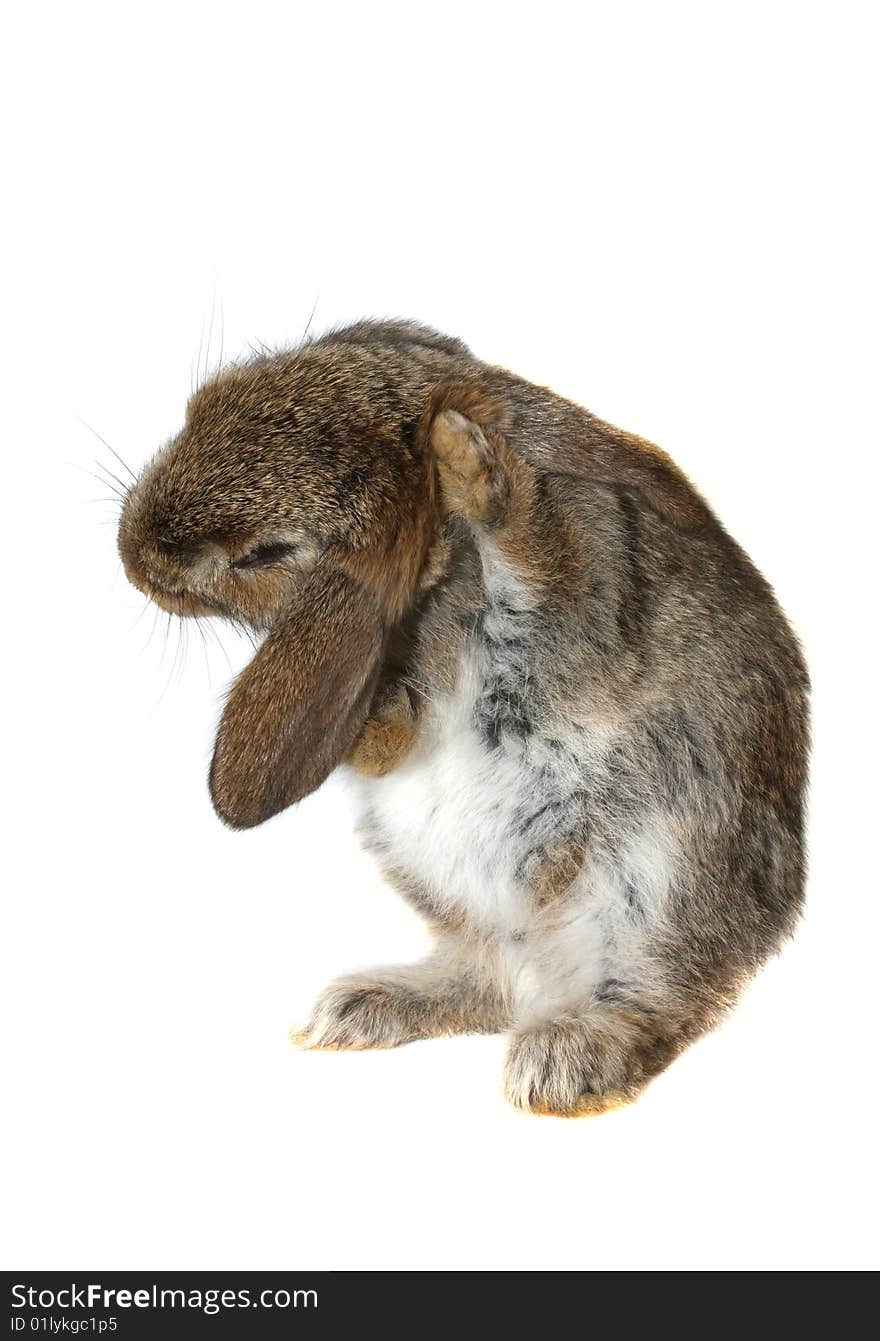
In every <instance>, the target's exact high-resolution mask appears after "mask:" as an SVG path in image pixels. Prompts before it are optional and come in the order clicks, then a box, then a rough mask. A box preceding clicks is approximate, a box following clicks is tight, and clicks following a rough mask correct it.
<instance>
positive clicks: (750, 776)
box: [119, 322, 808, 1114]
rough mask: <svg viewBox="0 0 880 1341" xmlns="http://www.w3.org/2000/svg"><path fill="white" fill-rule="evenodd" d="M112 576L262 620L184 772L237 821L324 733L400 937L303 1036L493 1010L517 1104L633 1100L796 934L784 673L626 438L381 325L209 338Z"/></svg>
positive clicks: (141, 485)
mask: <svg viewBox="0 0 880 1341" xmlns="http://www.w3.org/2000/svg"><path fill="white" fill-rule="evenodd" d="M119 545H120V550H121V553H122V557H123V560H124V562H125V567H126V570H127V572H128V575H129V577H130V578H131V580H132V581H133V582H134V583H135V584H136V585H137V586H138V587H140V588H141V589H142V590H143V591H145V592H147V593H148V595H150V596H152V597H153V599H154V600H156V601H157V602H158V603H159V604H160V605H162V606H163V608H166V609H169V610H172V611H174V612H175V613H177V614H180V615H188V614H201V613H212V614H217V615H220V616H227V617H230V618H234V619H236V620H240V621H242V620H243V621H246V622H247V623H249V624H250V625H252V626H253V627H254V628H255V629H258V630H261V631H264V632H265V635H266V636H265V638H264V640H263V642H262V644H261V646H260V648H259V650H258V652H257V654H256V656H255V657H254V659H253V661H252V662H251V664H250V665H249V666H248V667H247V669H246V670H245V671H244V672H243V673H242V674H241V675H240V676H239V678H238V680H237V681H236V682H235V684H234V685H233V687H232V690H231V693H230V695H229V699H228V702H227V704H226V708H225V711H224V713H223V717H222V720H221V723H220V728H219V731H218V735H217V743H216V748H215V752H214V759H213V763H212V766H211V775H210V787H211V795H212V797H213V800H214V805H215V807H216V809H217V811H218V813H219V814H220V816H221V817H222V818H223V819H224V820H225V821H226V822H227V823H228V824H230V825H232V826H233V827H247V826H250V825H254V824H259V823H262V821H264V820H266V819H269V818H270V817H271V816H272V815H275V814H277V812H278V811H280V810H283V809H284V808H285V807H286V806H288V805H290V804H291V803H292V802H294V801H297V800H299V799H300V798H301V797H303V796H305V795H306V794H307V793H309V792H311V791H312V790H314V788H316V787H318V786H319V785H320V784H321V782H322V781H323V780H324V779H325V778H326V776H327V775H328V774H329V773H330V772H331V770H332V769H334V768H336V767H337V766H338V765H340V764H342V763H343V762H344V761H347V765H348V766H349V767H352V768H353V769H354V770H355V771H356V775H357V785H358V791H359V795H360V800H361V804H362V811H363V822H362V829H363V833H364V835H365V839H366V842H367V844H368V846H369V847H370V848H371V849H372V850H373V851H374V852H375V853H376V854H377V855H378V857H379V859H380V861H381V863H382V865H383V869H384V871H385V873H386V875H387V877H388V879H389V880H390V881H391V882H392V884H394V885H395V886H396V887H397V888H398V889H399V890H400V892H401V893H402V894H403V895H404V896H405V897H406V898H408V899H409V900H410V901H411V902H412V903H413V904H414V905H415V907H416V908H417V909H418V910H419V911H420V912H421V913H423V914H424V916H426V917H427V918H428V919H429V921H430V922H431V924H432V927H433V929H434V932H435V948H434V950H433V952H432V954H431V955H430V956H429V957H428V959H427V960H426V961H424V962H423V963H420V964H416V965H413V966H407V967H400V968H390V969H384V970H378V971H376V972H373V973H368V974H358V975H354V976H350V977H347V978H343V979H340V980H339V981H337V982H336V983H334V984H332V985H331V986H330V987H329V988H328V989H327V990H326V991H325V992H324V993H323V994H322V996H321V998H320V999H319V1001H318V1002H317V1004H316V1006H315V1008H314V1011H313V1013H312V1016H311V1019H310V1020H309V1022H308V1024H307V1026H306V1028H305V1030H304V1032H303V1034H302V1035H301V1041H302V1042H303V1043H304V1044H305V1045H306V1046H312V1047H338V1048H369V1047H387V1046H393V1045H395V1044H398V1043H404V1042H407V1041H409V1040H411V1039H416V1038H427V1037H431V1036H437V1035H444V1034H453V1033H459V1032H462V1033H464V1032H477V1031H484V1032H485V1031H495V1030H500V1029H509V1030H510V1031H511V1036H510V1043H509V1048H508V1052H507V1060H506V1067H505V1086H506V1092H507V1094H508V1096H509V1098H510V1099H511V1100H512V1102H513V1103H514V1104H516V1105H518V1106H520V1107H522V1108H526V1109H530V1110H532V1111H533V1112H547V1113H559V1114H580V1113H594V1112H599V1111H602V1110H603V1109H606V1108H608V1107H611V1106H613V1105H615V1104H618V1103H621V1102H625V1101H627V1100H630V1099H632V1098H634V1097H635V1096H636V1095H637V1094H638V1092H639V1091H640V1089H641V1088H642V1087H643V1086H644V1085H645V1083H646V1082H647V1081H649V1080H650V1079H651V1077H652V1076H654V1075H656V1074H657V1072H659V1071H660V1070H662V1069H663V1067H665V1066H666V1065H667V1063H668V1062H669V1061H670V1060H671V1059H672V1058H673V1057H674V1056H675V1055H676V1053H678V1052H679V1051H680V1050H681V1049H682V1048H683V1047H685V1046H686V1045H687V1044H688V1042H690V1041H691V1040H692V1039H693V1038H695V1037H696V1036H697V1035H698V1034H699V1033H701V1032H702V1031H703V1030H705V1029H707V1028H709V1027H711V1026H712V1025H713V1024H714V1023H715V1022H716V1021H717V1020H718V1019H719V1018H720V1016H721V1015H722V1013H723V1012H724V1010H725V1009H726V1008H727V1007H729V1006H730V1005H731V1004H732V1003H733V1002H734V1001H735V999H736V997H737V994H738V992H739V991H740V989H741V987H742V985H743V984H744V983H745V982H746V980H747V979H748V978H749V976H750V975H751V974H752V973H753V972H754V971H755V970H756V969H757V967H758V966H759V965H760V964H761V963H762V962H763V961H764V960H766V959H767V957H768V956H769V955H771V954H773V953H774V951H776V950H777V949H778V948H779V946H780V944H781V942H782V941H783V939H784V938H785V937H786V936H787V935H788V934H789V933H790V931H791V930H792V928H793V926H794V924H795V922H796V920H797V916H798V913H799V910H800V907H801V900H802V886H803V874H804V854H803V799H804V788H805V778H806V757H807V691H808V683H807V676H806V672H805V669H804V664H803V661H802V658H801V654H800V651H799V649H798V645H797V643H796V641H795V638H794V636H793V635H792V633H791V631H790V629H789V627H788V625H787V623H786V621H785V618H784V616H783V615H782V613H781V611H780V609H779V607H778V605H777V604H776V601H775V599H774V597H773V593H772V591H771V589H770V587H769V586H768V585H767V583H766V582H765V581H764V579H763V578H762V577H761V576H760V574H759V573H758V572H756V570H755V569H754V567H753V566H752V564H751V563H750V562H749V560H748V558H747V557H746V556H745V555H744V554H743V552H742V551H741V550H740V549H739V547H738V546H737V545H736V544H735V542H734V541H733V540H731V538H730V537H729V536H728V535H727V533H726V532H725V530H724V529H723V527H722V526H721V524H720V523H719V522H718V521H717V520H716V518H715V517H714V516H713V514H712V513H711V512H710V510H709V508H708V507H707V506H706V504H705V503H704V502H703V501H702V499H701V498H700V497H699V495H698V494H697V493H696V492H695V491H694V490H693V488H692V487H691V485H690V484H689V483H688V481H687V480H686V479H685V478H684V476H683V475H682V474H681V472H680V471H679V470H678V469H677V467H676V466H675V465H674V464H673V463H672V461H670V459H669V458H668V457H667V456H665V455H664V454H663V453H662V452H661V451H659V450H658V449H657V448H656V447H653V446H652V445H651V444H649V443H646V442H643V441H642V440H640V439H638V438H635V437H632V436H631V435H629V434H626V433H623V432H621V431H620V430H618V429H614V428H611V427H610V426H609V425H607V424H604V423H602V422H601V421H600V420H598V419H596V418H594V417H593V416H592V415H590V414H589V413H587V412H586V411H585V410H583V409H581V408H580V407H578V406H576V405H573V404H571V403H570V402H568V401H565V400H562V399H561V398H560V397H558V396H556V395H554V394H553V393H552V392H550V391H548V390H546V389H543V388H538V387H535V386H532V385H530V384H529V383H527V382H525V381H523V380H522V379H520V378H518V377H515V376H514V375H513V374H511V373H509V372H506V371H504V370H503V369H500V368H495V367H490V366H488V365H486V364H483V363H481V362H479V361H478V360H476V359H474V358H473V357H472V355H471V354H470V353H469V351H468V350H467V349H466V348H465V347H464V346H463V345H462V344H460V343H459V342H458V341H457V340H452V339H447V338H445V337H443V336H440V335H437V334H436V333H435V332H433V331H430V330H427V329H425V328H423V327H420V326H417V325H415V324H412V323H406V322H394V323H385V322H363V323H360V324H358V325H355V326H352V327H349V328H348V329H347V330H342V331H337V332H334V333H332V334H330V335H327V336H324V337H323V338H322V339H319V340H316V341H313V342H311V343H307V344H305V345H304V346H303V347H302V348H300V349H296V350H294V351H291V352H288V353H281V354H278V355H275V356H272V357H261V358H257V359H255V360H253V361H252V362H249V363H245V364H241V365H238V366H234V367H231V368H229V369H228V370H226V371H225V372H223V373H222V374H220V375H218V376H217V377H216V378H215V379H214V380H213V381H211V382H210V383H209V384H208V385H206V386H204V387H202V388H201V389H200V390H199V391H198V392H197V393H196V395H195V396H194V397H193V399H192V401H191V402H190V405H189V407H188V411H187V417H186V422H185V424H184V427H183V429H182V430H181V432H180V434H179V435H178V437H177V438H176V439H175V440H174V441H173V442H172V443H171V444H170V446H168V447H166V448H165V449H164V450H163V451H162V452H161V453H160V454H159V455H158V456H157V457H156V459H155V460H154V461H153V462H152V463H151V464H150V465H149V466H148V467H147V468H146V469H145V470H144V472H143V474H142V476H141V478H140V479H139V481H138V482H137V484H136V485H135V486H134V487H133V489H132V490H131V492H130V494H129V497H128V500H127V502H126V505H125V508H124V512H123V516H122V520H121V524H120V531H119Z"/></svg>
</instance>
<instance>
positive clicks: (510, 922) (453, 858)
mask: <svg viewBox="0 0 880 1341" xmlns="http://www.w3.org/2000/svg"><path fill="white" fill-rule="evenodd" d="M481 678H482V677H481V666H480V659H479V658H476V657H475V658H469V657H465V659H464V660H463V661H462V663H461V665H460V668H459V676H458V682H457V686H456V693H455V695H454V696H453V697H447V698H441V699H439V700H437V701H435V703H434V704H433V705H432V708H431V712H430V715H429V717H428V719H427V721H426V722H424V723H423V725H422V727H421V733H422V739H421V741H420V743H419V745H418V746H417V747H416V749H415V750H414V751H413V753H412V755H411V756H410V757H409V759H408V760H407V761H406V762H405V763H404V764H403V765H402V767H400V768H398V769H396V770H395V771H394V772H393V773H390V774H389V775H388V776H387V777H384V778H377V779H359V780H358V782H359V788H360V795H361V801H362V805H363V808H364V812H365V815H364V818H365V821H366V824H367V826H368V828H369V830H370V832H371V833H372V834H373V835H374V836H375V838H376V839H377V840H378V841H379V842H380V843H381V845H382V847H383V849H384V850H385V851H386V852H387V854H388V856H389V859H390V860H391V862H392V864H396V865H399V866H400V867H401V868H402V869H404V870H406V871H407V872H411V873H412V874H415V875H417V876H418V877H419V879H420V880H421V881H422V882H423V883H424V884H425V885H426V886H427V887H428V888H429V890H430V893H431V896H432V899H433V900H434V901H435V902H436V903H437V904H438V905H439V906H441V907H444V908H446V909H448V910H449V911H457V912H461V913H465V914H466V915H467V917H468V918H469V919H470V920H472V921H474V922H476V923H477V924H478V925H480V926H481V927H483V928H484V929H485V930H486V931H488V932H492V933H495V934H498V933H501V934H507V935H515V934H516V933H517V932H518V931H520V930H522V929H524V927H525V924H526V922H527V920H528V915H529V901H528V898H527V893H526V888H525V885H524V881H523V879H522V866H523V862H524V859H525V858H526V855H527V853H528V850H529V846H530V843H531V842H533V838H532V837H531V836H530V834H529V831H528V827H526V828H525V831H524V829H523V817H524V815H527V814H528V812H529V809H530V808H531V809H537V808H538V807H539V806H540V800H539V790H540V789H543V790H544V791H546V790H547V789H548V787H552V786H553V779H552V773H550V772H549V771H548V769H547V767H546V763H545V764H544V765H543V766H542V768H541V769H540V774H539V773H538V771H537V770H536V769H535V767H534V766H530V764H529V762H528V758H527V752H526V751H525V750H524V748H523V746H522V745H521V744H519V743H518V742H516V741H510V742H499V743H497V744H496V745H495V746H494V747H492V746H491V745H490V744H488V743H487V741H486V739H485V736H484V734H482V733H481V732H480V730H479V729H478V726H477V724H476V721H475V713H474V704H475V700H476V697H477V695H478V693H479V690H480V685H481Z"/></svg>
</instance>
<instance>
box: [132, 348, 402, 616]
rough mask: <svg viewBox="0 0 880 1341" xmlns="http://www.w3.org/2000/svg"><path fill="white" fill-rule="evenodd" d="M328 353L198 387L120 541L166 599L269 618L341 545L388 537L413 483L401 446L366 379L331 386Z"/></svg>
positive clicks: (135, 493) (205, 610) (196, 608)
mask: <svg viewBox="0 0 880 1341" xmlns="http://www.w3.org/2000/svg"><path fill="white" fill-rule="evenodd" d="M321 362H322V361H321V359H319V358H315V357H312V358H311V359H308V358H303V357H301V356H300V357H295V356H290V357H282V358H281V359H276V360H271V361H269V360H266V361H263V362H258V363H254V364H250V365H247V366H244V367H236V368H233V369H231V370H230V371H228V372H226V373H225V374H223V375H222V376H221V377H218V378H217V379H215V380H214V381H212V382H210V383H209V384H208V385H206V386H204V387H202V388H201V389H200V390H199V391H198V392H197V393H196V394H195V395H194V396H193V398H192V400H191V401H190V403H189V406H188V408H187V414H186V421H185V423H184V426H183V428H182V430H181V432H180V433H179V434H178V436H177V437H176V438H175V439H174V440H173V441H172V442H171V443H170V444H169V445H168V446H167V447H165V448H164V449H163V450H162V451H161V452H160V453H159V454H158V456H157V457H156V458H155V459H154V460H153V461H152V462H151V463H150V464H149V465H148V466H147V467H146V469H145V470H144V471H143V473H142V475H141V477H140V479H139V480H138V482H137V484H136V485H135V486H134V487H133V489H132V490H131V492H130V494H129V497H128V499H127V502H126V505H125V508H124V510H123V515H122V519H121V523H120V528H119V549H120V553H121V555H122V559H123V562H124V564H125V570H126V573H127V574H128V577H129V578H130V580H131V581H132V582H133V583H134V584H135V586H137V587H139V588H140V589H141V590H142V591H144V592H145V593H146V594H147V595H148V596H150V597H151V598H152V599H153V600H154V601H156V603H157V604H158V605H160V606H162V608H163V609H166V610H170V611H172V612H173V613H174V614H178V615H184V616H186V615H203V614H204V615H207V614H221V615H227V616H231V617H232V618H235V619H243V620H246V621H247V622H249V623H251V624H253V625H255V626H257V627H260V628H265V627H267V626H269V625H270V624H271V623H272V622H273V621H274V620H275V618H276V617H277V615H278V614H279V612H280V611H281V610H282V609H283V608H284V606H285V605H286V604H287V603H288V601H289V600H290V599H291V597H292V596H293V595H294V594H295V592H296V589H297V585H298V584H299V583H300V582H301V581H302V578H303V576H304V575H305V574H307V573H308V572H309V570H310V569H311V567H312V566H313V565H314V563H315V562H316V560H317V559H318V557H319V555H320V554H321V553H322V552H323V551H324V550H325V549H327V548H328V547H329V546H342V547H344V548H349V549H351V550H353V551H357V550H359V549H362V548H365V547H366V548H369V547H373V546H375V544H376V542H377V541H379V542H380V543H381V539H382V532H383V531H384V530H386V529H388V528H389V526H390V522H391V510H392V509H391V507H390V506H389V505H393V503H394V502H395V495H398V494H399V493H400V492H401V488H400V486H401V485H402V484H403V483H404V473H403V469H402V463H401V461H400V459H399V452H398V451H397V450H396V448H397V446H399V444H394V443H393V442H390V441H388V440H387V439H388V438H389V434H388V431H387V430H385V431H383V426H382V425H381V424H377V423H376V422H375V418H374V416H372V415H371V414H370V408H371V407H370V404H369V402H368V401H366V400H365V398H364V397H363V396H359V395H358V394H357V386H356V385H355V386H353V387H348V388H346V387H345V385H344V383H343V384H341V385H340V384H339V381H338V379H337V385H336V386H332V385H331V386H328V385H327V377H326V373H327V369H326V368H323V367H322V366H321ZM346 393H347V394H346ZM346 401H348V404H346ZM383 438H385V439H386V441H385V442H384V443H383V441H382V439H383ZM383 449H384V450H383ZM404 492H405V491H404ZM404 502H405V500H404Z"/></svg>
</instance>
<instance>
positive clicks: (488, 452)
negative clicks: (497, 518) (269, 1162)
mask: <svg viewBox="0 0 880 1341" xmlns="http://www.w3.org/2000/svg"><path fill="white" fill-rule="evenodd" d="M431 445H432V447H433V449H434V456H435V459H436V462H437V470H438V473H439V476H440V487H441V491H442V495H443V502H444V504H445V506H446V508H447V510H448V511H449V512H457V513H460V514H461V515H462V516H464V517H467V518H468V519H469V520H470V521H484V520H487V519H488V518H489V517H490V515H491V514H493V513H494V512H496V511H497V510H498V508H499V507H500V505H501V504H502V503H503V501H504V497H505V496H506V483H505V479H504V474H503V471H502V470H501V468H500V463H499V461H498V455H497V451H496V449H495V448H494V447H493V446H492V444H491V443H490V442H489V441H488V439H487V437H486V435H485V434H484V433H483V430H482V429H481V428H480V427H479V426H478V425H477V424H475V423H473V421H472V420H470V419H466V418H465V416H464V415H463V414H459V413H458V411H457V410H443V411H442V412H441V413H440V414H438V415H437V417H436V418H435V420H434V422H433V424H432V426H431Z"/></svg>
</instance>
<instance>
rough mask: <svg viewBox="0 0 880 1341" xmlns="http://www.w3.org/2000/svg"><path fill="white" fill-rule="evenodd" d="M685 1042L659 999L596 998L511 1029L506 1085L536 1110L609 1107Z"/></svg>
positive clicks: (633, 1093) (561, 1112)
mask: <svg viewBox="0 0 880 1341" xmlns="http://www.w3.org/2000/svg"><path fill="white" fill-rule="evenodd" d="M688 1041H689V1038H688V1036H687V1032H686V1031H685V1030H683V1029H682V1028H681V1027H680V1026H679V1025H678V1024H676V1023H675V1022H674V1021H673V1020H671V1019H670V1018H669V1017H668V1016H667V1015H664V1012H663V1009H662V1006H660V1005H659V1004H654V1005H649V1004H648V1003H647V1002H640V1001H638V1000H635V999H634V1000H632V1001H631V1002H626V1003H624V1002H623V1001H619V1002H616V1001H599V1000H594V1001H593V1002H592V1003H590V1004H589V1005H587V1006H586V1007H585V1008H584V1009H583V1010H581V1011H580V1012H572V1013H570V1014H566V1015H565V1016H563V1017H561V1018H558V1019H554V1020H550V1021H548V1022H546V1023H543V1024H539V1025H535V1026H533V1027H531V1028H528V1029H522V1030H519V1031H518V1032H517V1033H515V1034H514V1035H513V1037H512V1039H511V1041H510V1044H509V1047H508V1050H507V1056H506V1058H505V1063H504V1091H505V1094H506V1095H507V1098H508V1099H509V1100H510V1102H511V1103H512V1104H513V1105H514V1107H516V1108H521V1109H525V1110H526V1111H527V1112H531V1113H540V1114H550V1115H554V1116H558V1117H585V1116H588V1115H591V1114H595V1113H604V1112H606V1111H607V1110H608V1109H611V1108H618V1107H620V1106H621V1105H622V1104H626V1103H630V1102H631V1101H632V1100H633V1099H635V1098H636V1097H637V1096H638V1094H639V1093H640V1091H641V1090H642V1089H643V1087H644V1086H645V1085H646V1084H647V1083H648V1081H649V1080H651V1079H652V1078H653V1077H654V1076H656V1075H657V1074H658V1073H659V1072H660V1071H662V1070H663V1069H664V1068H665V1067H666V1066H668V1064H669V1063H670V1062H671V1061H672V1060H673V1058H674V1057H675V1056H676V1055H677V1054H678V1053H679V1052H680V1051H681V1050H682V1048H683V1047H684V1046H685V1044H686V1043H687V1042H688Z"/></svg>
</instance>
